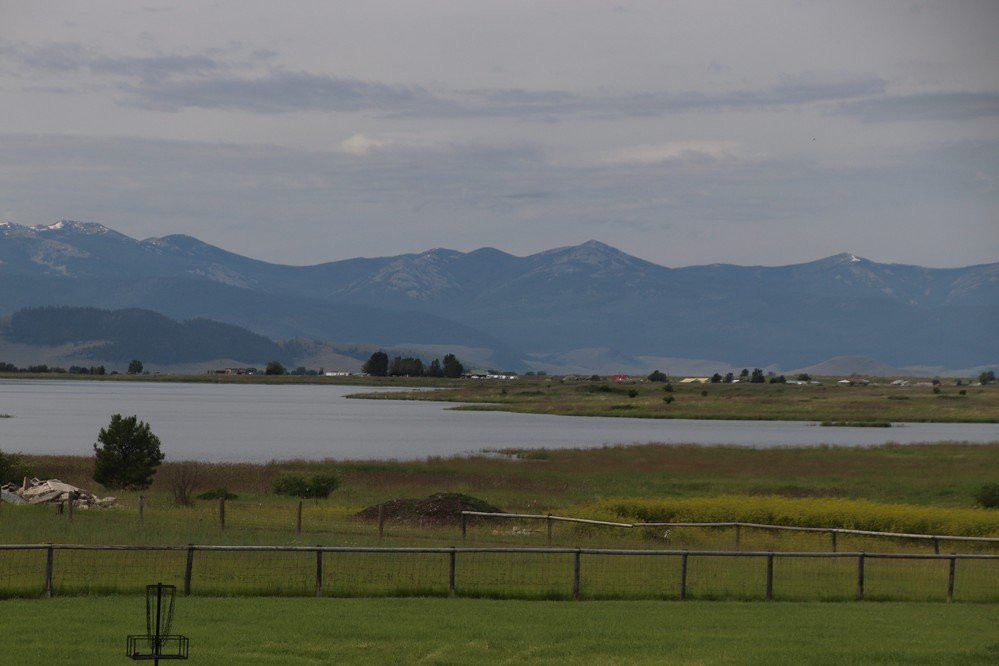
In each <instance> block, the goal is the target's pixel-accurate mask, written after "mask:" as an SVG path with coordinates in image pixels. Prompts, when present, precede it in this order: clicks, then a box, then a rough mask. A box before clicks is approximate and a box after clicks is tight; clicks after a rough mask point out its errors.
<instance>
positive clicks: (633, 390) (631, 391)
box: [628, 389, 638, 398]
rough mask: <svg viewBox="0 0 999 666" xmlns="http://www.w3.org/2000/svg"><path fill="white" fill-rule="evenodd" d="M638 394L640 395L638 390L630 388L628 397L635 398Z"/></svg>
mask: <svg viewBox="0 0 999 666" xmlns="http://www.w3.org/2000/svg"><path fill="white" fill-rule="evenodd" d="M637 395H638V391H636V390H635V389H628V397H629V398H634V397H635V396H637Z"/></svg>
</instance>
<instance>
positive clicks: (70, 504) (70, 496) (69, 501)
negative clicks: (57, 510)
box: [66, 493, 76, 522]
mask: <svg viewBox="0 0 999 666" xmlns="http://www.w3.org/2000/svg"><path fill="white" fill-rule="evenodd" d="M66 497H67V498H68V499H67V500H66V506H67V507H68V509H69V510H68V512H67V515H68V516H69V522H73V498H74V497H76V493H67V494H66Z"/></svg>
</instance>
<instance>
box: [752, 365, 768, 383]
mask: <svg viewBox="0 0 999 666" xmlns="http://www.w3.org/2000/svg"><path fill="white" fill-rule="evenodd" d="M749 381H750V382H752V383H753V384H763V383H765V382H766V381H767V378H766V375H764V374H763V371H762V370H760V369H759V368H753V376H752V377H750V378H749Z"/></svg>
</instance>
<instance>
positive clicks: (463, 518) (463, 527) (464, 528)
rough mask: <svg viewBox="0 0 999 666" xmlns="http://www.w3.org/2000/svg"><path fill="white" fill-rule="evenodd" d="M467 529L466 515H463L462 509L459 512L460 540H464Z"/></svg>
mask: <svg viewBox="0 0 999 666" xmlns="http://www.w3.org/2000/svg"><path fill="white" fill-rule="evenodd" d="M467 529H468V516H466V515H465V512H464V511H462V512H461V540H462V541H464V540H465V533H466V531H467Z"/></svg>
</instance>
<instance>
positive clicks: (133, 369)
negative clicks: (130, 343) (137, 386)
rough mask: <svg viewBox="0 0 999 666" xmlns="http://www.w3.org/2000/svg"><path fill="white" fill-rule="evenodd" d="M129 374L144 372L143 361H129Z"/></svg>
mask: <svg viewBox="0 0 999 666" xmlns="http://www.w3.org/2000/svg"><path fill="white" fill-rule="evenodd" d="M128 374H130V375H141V374H142V361H140V360H138V359H134V360H131V361H129V362H128Z"/></svg>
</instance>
